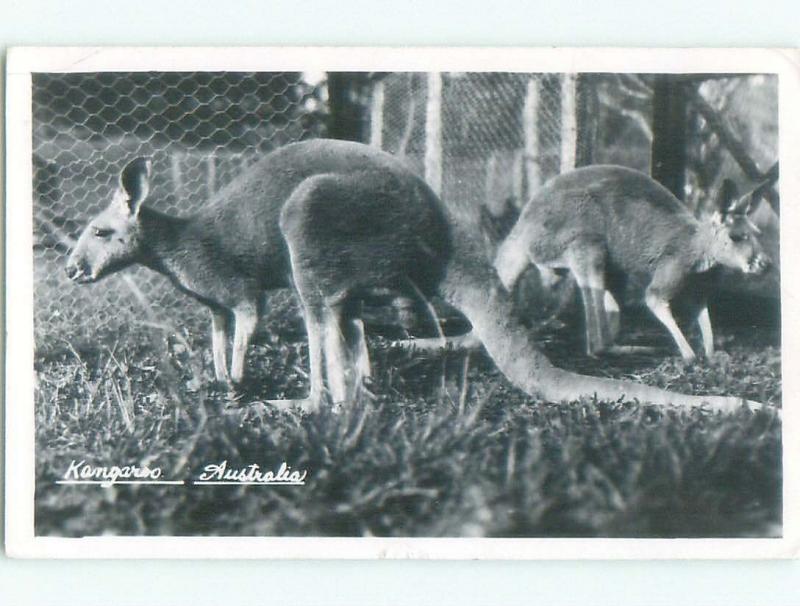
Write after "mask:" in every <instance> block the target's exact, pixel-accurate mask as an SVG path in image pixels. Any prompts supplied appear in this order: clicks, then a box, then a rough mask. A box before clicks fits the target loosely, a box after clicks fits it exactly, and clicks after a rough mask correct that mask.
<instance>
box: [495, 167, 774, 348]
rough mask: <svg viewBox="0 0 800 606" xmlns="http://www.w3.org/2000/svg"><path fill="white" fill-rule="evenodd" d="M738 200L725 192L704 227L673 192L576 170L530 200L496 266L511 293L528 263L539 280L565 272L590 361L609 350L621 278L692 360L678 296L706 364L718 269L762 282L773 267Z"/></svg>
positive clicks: (745, 204)
mask: <svg viewBox="0 0 800 606" xmlns="http://www.w3.org/2000/svg"><path fill="white" fill-rule="evenodd" d="M756 189H757V190H758V188H756ZM734 197H735V191H734V190H733V188H732V187H731V184H730V183H729V184H728V185H727V186H726V187H724V188H723V190H722V195H721V198H720V201H721V205H720V208H719V210H718V211H716V212H714V213H713V215H712V216H711V217H710V218H709V219H706V220H702V221H701V220H698V219H696V218H695V217H694V215H692V213H691V212H690V211H689V210H688V209H687V208H686V206H684V205H683V204H682V203H681V202H680V201H679V200H678V199H677V198H676V197H675V196H674V195H672V193H670V192H669V190H667V189H666V188H665V187H663V186H662V185H660V184H659V183H657V182H656V181H654V180H653V179H651V178H650V177H648V176H647V175H644V174H642V173H640V172H638V171H635V170H631V169H628V168H623V167H621V166H602V165H599V166H589V167H585V168H579V169H576V170H573V171H570V172H568V173H564V174H562V175H560V176H558V177H555V178H554V179H552V180H551V181H549V182H548V183H547V184H546V185H545V186H544V187H542V188H541V189H540V190H539V191H538V192H536V193H535V194H534V196H533V197H532V198H531V200H530V201H529V202H528V203H527V205H526V206H525V208H524V209H523V211H522V213H521V215H520V218H519V220H518V221H517V223H516V225H515V226H514V228H513V229H512V230H511V233H510V234H509V235H508V237H507V238H506V239H505V240H504V241H503V243H502V244H501V246H500V248H499V250H498V253H497V256H496V258H495V267H496V268H497V271H498V274H499V276H500V279H501V280H502V282H503V284H504V285H505V286H506V287H507V288H511V287H513V285H514V283H515V282H516V280H517V278H518V277H519V275H520V274H521V273H522V272H523V271H524V270H525V268H526V267H528V265H529V264H530V263H533V264H535V265H536V266H537V268H538V269H539V271H540V272H541V273H542V274H543V275H547V274H552V273H553V270H554V269H556V268H568V269H569V270H570V271H571V272H572V274H573V275H574V276H575V280H576V282H577V283H578V287H579V289H580V293H581V299H582V301H583V308H584V316H585V326H586V349H587V352H588V354H589V355H595V354H597V353H599V352H601V351H604V350H606V349H608V348H610V346H611V345H612V341H613V336H612V330H611V329H610V328H609V326H608V321H607V318H608V316H607V313H606V312H607V309H606V308H607V305H608V302H609V300H610V299H609V297H608V295H607V292H606V287H607V278H608V276H610V275H616V276H619V275H621V276H622V277H623V278H629V277H632V278H635V280H636V282H637V283H644V284H646V288H645V294H644V300H645V303H646V305H647V307H648V308H649V309H650V311H651V312H652V313H653V315H654V316H655V317H656V318H658V320H659V321H660V322H661V323H662V324H663V325H664V326H665V327H666V328H667V330H668V331H669V333H670V335H671V336H672V338H673V339H674V341H675V343H676V344H677V346H678V349H679V350H680V353H681V356H682V357H683V358H684V359H685V360H687V361H691V360H693V359H694V358H695V352H694V350H693V349H692V347H691V346H690V345H689V343H688V341H687V340H686V337H684V335H683V333H682V332H681V330H680V328H679V327H678V325H677V323H676V322H675V319H674V317H673V315H672V311H671V307H670V304H671V303H672V302H673V301H674V300H675V299H676V298H678V297H679V296H680V297H681V298H682V300H684V301H686V302H687V303H688V305H689V307H690V309H691V312H692V315H693V317H694V320H695V321H696V322H697V324H698V326H699V328H700V333H701V336H702V340H703V349H704V351H705V354H706V355H707V356H710V355H712V354H713V353H714V336H713V332H712V329H711V321H710V318H709V314H708V306H707V299H708V295H709V294H710V292H709V291H710V290H711V289H713V282H714V280H713V277H714V275H715V274H716V273H717V270H718V268H720V267H723V266H724V267H729V268H733V269H737V270H741V271H742V272H744V273H748V274H760V273H763V272H764V271H766V270H767V268H768V267H769V266H770V264H771V260H770V259H769V257H768V255H767V254H766V253H765V252H764V250H763V249H762V247H761V245H760V243H759V241H758V238H757V235H758V234H757V231H758V230H757V228H756V227H755V226H754V225H753V223H752V222H750V221H749V219H748V218H747V213H748V212H749V210H750V203H751V201H752V197H751V196H742V197H741V198H739V199H738V200H735V199H734Z"/></svg>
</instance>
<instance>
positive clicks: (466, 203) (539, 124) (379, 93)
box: [370, 72, 579, 221]
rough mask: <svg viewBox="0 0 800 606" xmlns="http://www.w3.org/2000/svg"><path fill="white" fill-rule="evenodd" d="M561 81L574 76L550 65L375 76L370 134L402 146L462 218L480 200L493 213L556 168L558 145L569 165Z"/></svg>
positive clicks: (390, 146)
mask: <svg viewBox="0 0 800 606" xmlns="http://www.w3.org/2000/svg"><path fill="white" fill-rule="evenodd" d="M566 78H569V77H566ZM565 84H566V85H567V86H565ZM568 85H571V86H573V87H574V85H575V80H574V78H573V79H572V80H567V81H566V83H565V76H561V75H557V74H518V73H452V72H450V73H443V74H422V73H394V74H388V75H386V76H384V77H383V78H380V79H378V80H377V81H376V84H375V86H374V90H373V98H372V107H371V126H372V130H371V137H370V139H371V142H372V144H373V145H376V146H379V147H381V148H382V149H384V150H386V151H389V152H391V153H393V154H396V155H400V156H404V157H405V158H406V159H407V160H408V161H409V162H410V163H411V164H412V165H413V166H414V167H415V168H416V169H417V170H418V171H419V172H420V174H424V175H425V177H426V179H427V180H428V182H429V183H431V185H432V186H433V187H434V189H437V190H438V192H439V193H440V194H441V195H442V197H443V198H444V200H445V201H446V202H447V203H448V204H449V205H450V207H451V208H453V209H455V210H456V211H457V212H458V213H459V214H460V215H462V216H463V218H464V219H465V220H467V221H476V220H478V211H479V210H480V209H481V208H482V207H484V208H486V209H488V210H489V212H490V213H491V214H492V215H494V216H500V215H502V214H503V212H504V211H505V210H506V206H507V205H508V204H512V205H514V206H516V207H520V206H521V205H522V204H524V201H525V199H526V198H527V195H528V193H529V192H531V191H533V190H534V189H535V188H536V187H538V186H539V185H540V184H541V183H542V182H543V181H544V180H546V179H548V178H550V177H552V176H554V175H556V174H558V173H559V172H560V171H561V169H562V161H563V160H564V153H565V150H568V151H567V154H571V155H572V159H571V160H566V162H567V163H568V164H569V163H571V164H572V166H574V163H575V153H576V150H577V146H578V145H579V138H578V137H577V132H576V130H575V129H576V123H575V119H576V114H575V111H574V100H573V102H572V103H571V104H564V105H567V107H562V99H563V98H564V97H565V95H570V94H572V95H573V96H574V95H575V90H574V89H573V90H572V92H571V93H570V92H569V91H568V90H567V89H568ZM431 87H435V90H432V88H431ZM570 107H572V108H573V109H572V110H570ZM564 111H572V115H571V116H570V120H571V128H572V131H571V132H569V128H570V125H566V124H565V123H564V119H563V118H564V116H563V112H564ZM565 137H566V139H571V140H565Z"/></svg>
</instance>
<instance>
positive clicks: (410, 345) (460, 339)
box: [390, 332, 481, 352]
mask: <svg viewBox="0 0 800 606" xmlns="http://www.w3.org/2000/svg"><path fill="white" fill-rule="evenodd" d="M480 345H481V342H480V339H478V337H476V336H475V335H474V334H473V333H471V332H468V333H467V334H465V335H458V336H457V337H445V338H444V339H442V338H437V337H433V338H430V339H402V340H400V341H392V342H391V343H390V346H391V347H393V348H398V349H405V350H407V351H409V352H415V351H441V350H443V349H452V350H458V349H477V348H478V347H480Z"/></svg>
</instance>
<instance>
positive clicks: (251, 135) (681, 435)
mask: <svg viewBox="0 0 800 606" xmlns="http://www.w3.org/2000/svg"><path fill="white" fill-rule="evenodd" d="M6 90H7V108H6V129H7V141H8V146H7V165H6V175H7V190H6V191H7V198H6V200H7V203H6V247H7V248H6V259H7V265H6V280H7V289H6V292H7V301H6V309H7V316H6V317H7V325H6V335H7V350H6V351H7V355H6V378H7V380H6V397H5V402H6V410H5V415H6V468H7V483H6V548H7V551H8V553H9V554H10V555H12V556H17V557H64V558H115V557H148V558H152V557H156V558H158V557H162V558H196V557H209V558H426V559H427V558H438V559H467V558H470V559H472V558H479V559H567V558H568V559H580V558H617V559H635V558H649V559H652V558H790V557H796V556H797V553H798V546H799V545H800V532H798V530H799V529H798V523H800V519H799V518H798V506H799V505H800V494H798V490H799V489H800V488H799V487H798V479H797V478H798V469H797V466H798V461H800V456H798V455H800V452H799V451H800V443H798V436H797V432H798V427H797V424H798V418H797V417H798V414H797V413H796V412H795V409H796V408H797V406H796V403H795V402H793V400H795V399H798V398H800V396H799V395H798V394H800V391H798V390H799V389H800V386H798V379H797V378H796V375H795V374H794V373H793V372H792V371H791V369H792V368H794V367H796V365H797V363H798V362H800V353H798V346H800V332H798V316H797V315H795V314H793V313H792V309H793V304H792V301H793V300H796V299H797V297H798V296H800V291H798V287H799V286H800V284H798V276H797V273H796V272H795V271H794V266H793V264H792V262H791V259H792V258H797V257H799V256H800V244H798V243H797V242H795V241H792V240H788V241H787V239H786V238H784V239H783V241H781V239H780V234H781V232H784V233H792V232H793V229H796V227H797V226H798V220H799V219H798V209H797V205H795V204H793V203H792V201H793V200H795V199H796V198H798V194H800V177H799V176H798V174H797V171H796V170H794V169H793V168H794V167H796V166H798V165H800V158H798V151H797V149H796V147H797V146H796V145H794V142H795V141H797V140H798V138H800V53H798V51H795V50H781V49H680V50H678V49H536V48H530V49H526V48H459V49H453V48H235V49H234V48H17V49H13V50H12V51H10V53H9V57H8V62H7V88H6ZM781 167H786V169H785V170H783V171H781V170H780V169H781ZM781 200H788V204H783V205H782V204H781ZM782 261H784V262H782ZM798 404H800V402H798Z"/></svg>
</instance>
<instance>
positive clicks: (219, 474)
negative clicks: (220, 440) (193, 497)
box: [198, 461, 308, 485]
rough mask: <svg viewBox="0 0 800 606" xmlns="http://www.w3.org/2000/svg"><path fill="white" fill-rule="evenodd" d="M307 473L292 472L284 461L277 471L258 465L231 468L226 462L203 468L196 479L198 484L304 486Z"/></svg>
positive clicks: (304, 471)
mask: <svg viewBox="0 0 800 606" xmlns="http://www.w3.org/2000/svg"><path fill="white" fill-rule="evenodd" d="M307 474H308V471H306V470H305V469H304V470H303V471H302V472H301V471H297V470H295V471H292V468H291V467H289V466H288V465H287V464H286V462H285V461H284V462H283V463H281V465H280V467H279V468H278V470H277V471H274V470H271V469H270V470H263V471H262V469H261V467H260V466H259V465H258V463H253V464H252V465H248V466H247V467H241V468H233V467H229V466H228V461H222V463H212V464H209V465H206V466H205V467H204V468H203V473H201V474H200V476H199V477H198V481H200V482H223V483H232V484H233V483H241V484H298V485H301V484H305V479H306V475H307Z"/></svg>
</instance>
